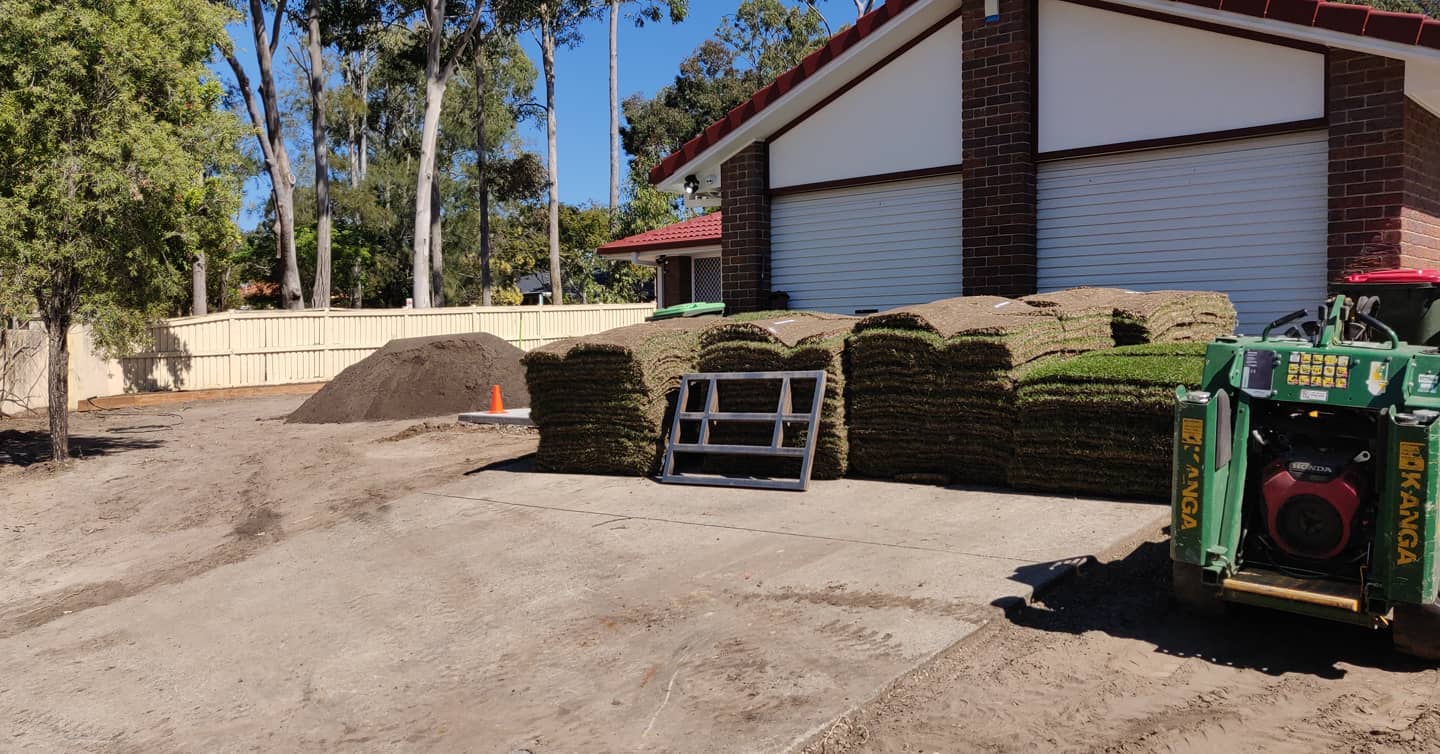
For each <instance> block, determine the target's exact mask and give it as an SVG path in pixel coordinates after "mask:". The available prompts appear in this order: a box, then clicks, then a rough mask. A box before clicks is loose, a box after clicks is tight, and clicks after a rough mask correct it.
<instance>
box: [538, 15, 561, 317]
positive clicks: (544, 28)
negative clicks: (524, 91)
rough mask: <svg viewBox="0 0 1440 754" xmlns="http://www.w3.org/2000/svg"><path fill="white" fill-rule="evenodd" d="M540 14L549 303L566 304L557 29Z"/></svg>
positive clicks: (549, 20)
mask: <svg viewBox="0 0 1440 754" xmlns="http://www.w3.org/2000/svg"><path fill="white" fill-rule="evenodd" d="M542 8H543V6H542ZM541 14H542V15H541V20H540V37H541V39H540V51H541V55H542V58H543V61H544V66H545V150H546V157H547V160H546V168H547V170H548V172H549V179H550V228H549V235H550V301H551V303H555V304H563V303H565V285H564V281H563V280H561V278H560V166H559V163H558V162H557V158H556V149H555V25H554V22H553V20H552V19H550V18H549V17H548V15H546V14H545V11H544V10H542V11H541Z"/></svg>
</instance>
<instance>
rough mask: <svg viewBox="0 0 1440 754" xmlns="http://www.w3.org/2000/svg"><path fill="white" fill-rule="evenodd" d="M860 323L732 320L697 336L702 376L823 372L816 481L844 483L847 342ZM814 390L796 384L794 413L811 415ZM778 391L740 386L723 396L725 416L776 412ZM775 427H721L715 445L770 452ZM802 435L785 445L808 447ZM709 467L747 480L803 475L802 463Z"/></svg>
mask: <svg viewBox="0 0 1440 754" xmlns="http://www.w3.org/2000/svg"><path fill="white" fill-rule="evenodd" d="M858 321H859V320H858V318H856V317H848V316H845V315H843V314H824V313H818V312H760V313H753V314H740V315H736V316H734V317H728V318H726V319H725V320H723V321H722V322H720V323H719V324H717V325H715V326H713V327H711V328H709V329H707V330H706V331H705V332H703V333H701V335H700V371H702V372H762V371H763V372H771V371H812V370H816V371H824V372H825V397H824V399H823V402H822V403H821V412H820V433H819V436H818V437H817V438H816V442H815V461H814V463H813V464H812V466H811V471H810V475H811V478H813V479H839V478H840V477H842V476H844V475H845V470H846V464H847V457H848V455H849V447H848V441H847V439H846V431H845V369H844V353H845V338H846V337H847V336H848V335H849V334H850V331H851V329H852V328H853V327H854V326H855V323H856V322H858ZM813 385H814V383H807V382H794V383H792V387H791V391H792V397H793V400H792V406H793V407H794V409H795V410H796V411H799V412H805V411H808V410H809V408H810V406H811V405H812V402H813V400H814V398H815V393H814V387H813ZM779 390H780V384H779V383H778V382H774V381H766V382H743V383H736V384H734V385H732V386H730V387H729V388H728V391H727V390H722V392H721V394H720V399H721V402H720V409H721V410H722V411H774V410H775V409H776V407H777V406H778V403H779V398H780V393H779ZM771 431H772V425H768V424H767V425H758V424H738V423H736V424H729V425H726V424H717V425H715V426H714V427H713V428H712V430H711V440H712V441H713V442H717V443H727V444H728V443H739V444H747V445H756V444H768V443H769V440H770V434H771ZM806 439H807V438H806V437H805V434H804V432H803V431H796V432H787V433H786V442H785V445H787V446H791V447H799V446H803V445H804V443H805V442H806ZM707 467H708V468H709V470H711V471H716V472H744V473H751V474H756V475H759V476H777V477H779V476H784V477H792V476H796V475H798V473H799V460H798V459H762V458H754V457H749V458H731V457H720V456H717V457H712V458H711V459H708V461H707Z"/></svg>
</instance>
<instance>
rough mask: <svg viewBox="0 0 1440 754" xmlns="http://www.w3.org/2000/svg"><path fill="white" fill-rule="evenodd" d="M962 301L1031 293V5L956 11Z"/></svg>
mask: <svg viewBox="0 0 1440 754" xmlns="http://www.w3.org/2000/svg"><path fill="white" fill-rule="evenodd" d="M962 7H963V10H962V12H961V21H960V22H961V24H962V25H963V29H964V32H963V34H962V38H961V39H962V41H961V60H962V70H961V74H960V81H961V91H962V99H963V101H964V107H965V119H964V124H963V125H962V126H961V140H962V148H963V164H962V168H961V169H962V178H963V182H964V192H965V195H964V213H963V218H964V225H965V228H964V232H965V241H964V249H965V251H964V253H965V293H966V295H980V294H992V295H1001V296H1017V295H1024V294H1029V293H1034V292H1035V272H1036V259H1035V202H1036V197H1035V97H1034V93H1035V69H1034V55H1033V54H1032V53H1033V50H1034V45H1035V36H1034V32H1035V18H1034V8H1033V6H1032V3H1031V0H1000V20H998V21H996V22H994V23H986V22H985V11H984V3H981V2H979V0H966V2H965V3H964V5H963V6H962Z"/></svg>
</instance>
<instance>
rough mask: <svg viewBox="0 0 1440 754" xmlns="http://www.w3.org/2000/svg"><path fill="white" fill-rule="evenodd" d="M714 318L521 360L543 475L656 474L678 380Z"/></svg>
mask: <svg viewBox="0 0 1440 754" xmlns="http://www.w3.org/2000/svg"><path fill="white" fill-rule="evenodd" d="M717 321H718V318H717V317H695V318H685V319H670V320H661V321H658V322H644V323H641V324H638V325H630V326H628V327H621V328H616V329H614V330H607V331H605V332H602V333H599V334H596V335H587V336H585V337H582V338H572V339H568V340H563V341H558V342H556V343H551V344H550V345H546V346H542V347H540V348H537V349H535V350H534V351H531V352H530V353H529V354H527V355H526V356H525V359H524V363H525V381H526V384H527V386H528V387H529V391H530V418H531V419H532V420H533V421H534V422H535V425H536V426H537V427H538V428H539V430H540V444H539V448H538V449H537V451H536V456H535V465H536V468H538V469H540V470H542V471H556V472H567V473H578V474H617V475H629V476H644V475H648V474H653V473H655V472H656V471H657V470H658V469H659V464H660V458H661V454H662V452H663V450H664V442H665V433H666V431H667V430H668V427H669V425H668V419H669V416H670V411H671V410H672V409H673V406H674V402H675V396H676V394H677V393H678V391H679V386H680V375H682V374H684V373H686V372H693V371H695V367H696V360H697V358H698V356H699V352H700V349H699V335H700V332H701V331H702V330H703V329H705V328H706V327H709V326H710V325H712V324H714V323H715V322H717Z"/></svg>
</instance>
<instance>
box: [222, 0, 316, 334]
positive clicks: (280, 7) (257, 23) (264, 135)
mask: <svg viewBox="0 0 1440 754" xmlns="http://www.w3.org/2000/svg"><path fill="white" fill-rule="evenodd" d="M288 7H289V3H288V0H277V4H276V6H275V7H274V8H272V9H271V19H270V22H269V24H268V26H269V29H268V30H267V28H266V27H267V22H266V19H265V6H264V4H263V3H262V2H261V0H248V3H247V4H246V6H245V12H244V15H245V23H246V25H247V26H248V27H249V29H250V36H251V38H252V41H253V43H254V45H253V46H254V48H255V62H256V66H257V67H258V68H259V72H260V88H259V95H260V103H261V104H260V105H257V104H256V102H255V94H256V91H255V89H254V88H253V87H252V86H251V84H250V76H249V75H248V74H247V73H246V72H245V66H243V65H242V64H241V63H240V59H239V58H238V57H236V54H235V45H234V43H233V42H232V41H231V40H230V39H229V38H228V37H227V38H226V39H224V40H222V41H221V45H220V47H221V50H222V51H223V53H224V56H225V60H226V62H228V63H229V64H230V69H231V71H232V72H233V73H234V74H235V82H236V84H237V85H238V87H239V89H240V93H241V95H242V96H243V97H244V100H245V109H246V111H247V112H248V113H249V115H250V122H251V124H252V125H253V126H254V127H255V132H256V133H255V135H256V138H257V139H258V140H259V142H260V153H261V154H262V155H263V156H264V158H265V168H266V171H267V172H268V173H269V174H270V189H271V194H272V196H273V197H274V200H275V237H276V243H277V246H278V250H279V252H280V260H281V266H282V270H281V276H280V301H281V305H282V306H284V307H285V308H286V309H304V308H305V296H304V293H303V292H302V291H301V288H300V267H299V262H298V261H297V259H296V256H295V171H294V170H293V169H292V167H291V165H290V154H289V152H288V151H287V150H286V148H285V132H284V124H283V122H282V120H281V118H280V92H279V89H278V88H277V87H276V83H275V52H276V50H278V49H279V46H280V37H281V34H282V32H283V30H284V24H285V17H286V11H287V8H288ZM262 106H263V109H264V112H263V115H262V112H261V107H262Z"/></svg>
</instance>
